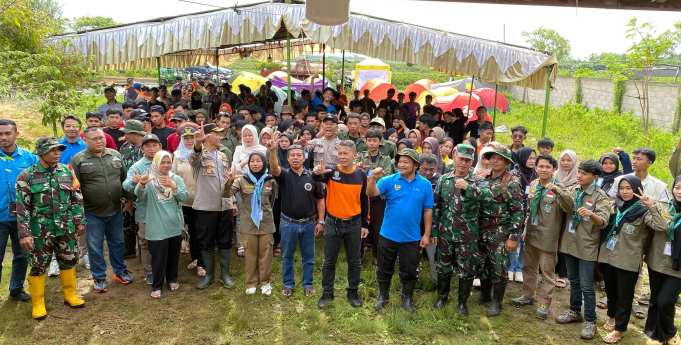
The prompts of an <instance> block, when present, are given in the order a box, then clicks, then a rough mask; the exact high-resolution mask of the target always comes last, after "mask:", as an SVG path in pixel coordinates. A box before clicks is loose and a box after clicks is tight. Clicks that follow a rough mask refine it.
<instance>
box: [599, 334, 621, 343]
mask: <svg viewBox="0 0 681 345" xmlns="http://www.w3.org/2000/svg"><path fill="white" fill-rule="evenodd" d="M623 337H624V333H622V332H619V331H612V332H610V333H608V334H607V335H606V336H605V337H603V342H604V343H606V344H616V343H618V342H619V341H620V340H622V338H623Z"/></svg>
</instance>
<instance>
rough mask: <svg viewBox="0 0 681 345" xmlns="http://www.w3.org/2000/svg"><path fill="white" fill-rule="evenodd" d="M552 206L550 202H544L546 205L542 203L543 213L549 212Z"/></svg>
mask: <svg viewBox="0 0 681 345" xmlns="http://www.w3.org/2000/svg"><path fill="white" fill-rule="evenodd" d="M552 206H553V205H551V204H546V205H544V213H546V214H549V213H551V208H552Z"/></svg>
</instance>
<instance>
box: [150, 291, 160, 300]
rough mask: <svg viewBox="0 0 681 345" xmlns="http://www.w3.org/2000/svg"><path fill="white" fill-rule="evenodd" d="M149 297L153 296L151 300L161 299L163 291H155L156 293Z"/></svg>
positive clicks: (153, 292)
mask: <svg viewBox="0 0 681 345" xmlns="http://www.w3.org/2000/svg"><path fill="white" fill-rule="evenodd" d="M149 296H151V298H154V299H159V298H161V290H154V291H152V292H151V294H150V295H149Z"/></svg>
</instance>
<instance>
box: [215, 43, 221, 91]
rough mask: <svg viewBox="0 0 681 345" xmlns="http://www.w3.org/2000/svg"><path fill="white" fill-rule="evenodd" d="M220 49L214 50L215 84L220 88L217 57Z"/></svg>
mask: <svg viewBox="0 0 681 345" xmlns="http://www.w3.org/2000/svg"><path fill="white" fill-rule="evenodd" d="M219 50H220V48H215V84H216V85H217V86H218V87H219V86H220V55H218V52H219Z"/></svg>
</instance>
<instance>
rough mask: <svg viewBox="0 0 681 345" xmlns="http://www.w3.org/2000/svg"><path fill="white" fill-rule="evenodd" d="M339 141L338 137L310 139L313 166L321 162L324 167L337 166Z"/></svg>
mask: <svg viewBox="0 0 681 345" xmlns="http://www.w3.org/2000/svg"><path fill="white" fill-rule="evenodd" d="M340 141H341V140H340V139H338V137H334V138H333V139H326V138H317V139H312V141H311V142H310V144H311V145H312V146H313V148H312V152H313V154H314V166H317V165H318V164H319V163H320V162H321V161H322V160H323V161H324V165H326V167H328V168H333V167H335V166H336V164H338V144H339V143H340Z"/></svg>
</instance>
